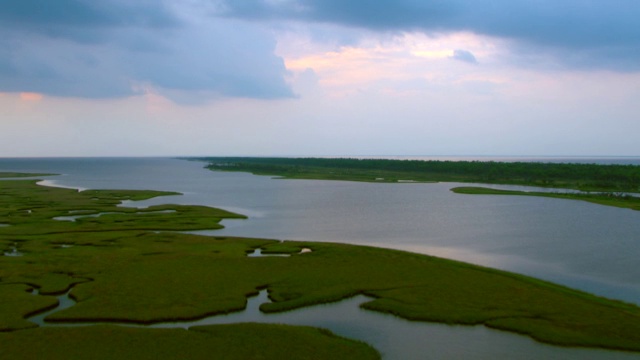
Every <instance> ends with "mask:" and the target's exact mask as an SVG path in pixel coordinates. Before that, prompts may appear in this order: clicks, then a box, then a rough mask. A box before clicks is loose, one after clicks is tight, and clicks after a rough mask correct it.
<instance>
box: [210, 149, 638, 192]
mask: <svg viewBox="0 0 640 360" xmlns="http://www.w3.org/2000/svg"><path fill="white" fill-rule="evenodd" d="M199 160H206V161H208V162H209V163H210V165H209V166H208V168H210V169H212V170H230V171H247V172H252V173H255V174H268V175H280V176H284V177H291V178H318V179H343V180H360V181H375V180H378V181H382V180H384V181H397V180H400V179H405V180H415V181H461V182H481V183H500V184H522V185H536V186H545V187H552V186H555V187H567V188H574V189H582V190H598V191H627V192H638V191H640V166H637V165H602V164H582V163H541V162H495V161H437V160H427V161H425V160H388V159H345V158H253V157H237V158H200V159H199Z"/></svg>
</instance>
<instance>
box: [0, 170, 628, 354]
mask: <svg viewBox="0 0 640 360" xmlns="http://www.w3.org/2000/svg"><path fill="white" fill-rule="evenodd" d="M633 161H637V160H633ZM585 162H588V161H587V160H585ZM202 167H203V164H202V163H198V162H189V161H182V160H173V159H0V169H1V170H3V171H32V172H56V173H61V174H63V176H58V177H49V178H48V181H49V183H50V184H56V185H61V186H66V187H72V188H83V189H85V188H91V189H98V188H110V189H153V190H169V191H179V192H182V193H184V194H185V195H183V196H171V197H163V198H157V199H152V200H148V201H144V202H138V203H133V204H130V205H135V206H149V205H155V204H162V203H178V204H201V205H208V206H217V207H222V208H225V209H227V210H231V211H236V212H239V213H242V214H245V215H247V216H249V219H248V220H227V221H225V222H224V225H225V226H226V227H227V228H226V229H223V230H217V231H215V232H212V234H216V235H221V236H228V235H236V236H254V237H266V238H275V239H298V240H309V241H335V242H345V243H353V244H366V245H374V246H382V247H390V248H396V249H403V250H410V251H415V252H421V253H427V254H433V255H438V256H443V257H448V258H453V259H458V260H463V261H468V262H472V263H476V264H480V265H487V266H492V267H496V268H501V269H505V270H510V271H515V272H519V273H524V274H528V275H532V276H536V277H540V278H543V279H547V280H551V281H555V282H558V283H562V284H565V285H569V286H572V287H576V288H580V289H583V290H587V291H590V292H594V293H597V294H600V295H604V296H608V297H614V298H619V299H624V300H626V301H632V302H636V303H640V267H638V266H636V264H637V259H638V258H640V239H639V238H640V212H636V211H631V210H626V209H618V208H611V207H605V206H599V205H594V204H589V203H585V202H579V201H567V200H559V199H547V198H535V197H517V196H471V195H460V194H454V193H452V192H451V191H449V189H450V188H452V187H454V186H457V185H458V184H450V183H442V184H380V183H353V182H341V181H312V180H305V181H299V180H298V181H296V180H273V179H270V178H269V177H264V176H253V175H250V174H244V173H224V172H211V171H208V170H205V169H203V168H202ZM502 188H510V187H506V186H505V187H502ZM347 303H348V302H347ZM341 304H342V303H339V304H337V305H331V306H342V305H341ZM348 307H349V309H350V310H345V311H347V312H346V313H345V314H344V315H342V316H341V318H342V320H343V322H344V321H346V320H345V319H348V322H349V323H351V322H353V323H354V325H353V326H354V327H361V328H362V329H365V330H364V331H361V332H360V333H359V334H356V335H353V334H351V333H349V332H348V331H346V332H341V331H342V330H340V326H337V327H336V328H337V329H338V330H336V328H332V327H329V326H326V327H329V328H331V329H332V330H334V331H336V332H337V333H340V334H342V335H345V336H350V337H354V338H359V339H362V340H365V341H367V342H370V343H371V344H373V345H374V346H376V348H378V349H381V350H382V351H383V352H384V353H385V354H389V356H388V358H398V359H401V358H410V356H416V354H433V357H434V358H444V359H447V358H461V357H464V358H478V359H485V358H486V359H488V358H571V357H569V356H574V355H567V354H568V352H576V354H579V355H575V356H576V357H575V358H576V359H577V358H603V359H605V358H606V359H608V358H612V356H614V354H615V356H623V357H626V356H635V355H631V354H626V353H614V352H601V351H595V350H581V349H578V350H576V349H564V348H558V347H552V346H546V345H542V344H538V343H535V342H533V341H531V340H529V339H527V338H525V337H522V336H518V335H513V334H508V333H504V332H497V331H493V330H489V329H486V328H484V327H462V326H456V327H450V326H446V325H434V324H420V323H413V322H405V321H402V320H399V319H397V318H393V317H389V316H385V315H380V314H375V313H372V312H368V311H363V310H359V309H358V308H357V306H355V305H353V306H351V305H349V306H348ZM315 309H317V308H316V307H314V308H312V309H309V310H306V309H305V310H300V311H298V312H292V313H286V314H280V315H278V316H283V317H285V318H286V317H287V316H291V317H293V318H304V316H306V315H302V314H303V313H304V314H307V313H308V314H312V313H313V312H314V311H318V310H315ZM331 309H332V310H331V311H338V310H334V309H333V308H332V307H331ZM363 313H366V314H367V315H362V316H365V317H366V318H367V319H368V320H362V321H364V322H362V323H360V324H361V325H357V322H359V321H361V320H358V319H360V316H361V315H360V314H363ZM325 315H326V314H325ZM265 316H266V315H265ZM309 316H311V315H309ZM253 318H255V319H257V317H255V316H254V317H253ZM253 318H252V319H253ZM311 318H313V316H311ZM322 319H325V318H324V317H319V319H317V321H318V322H314V323H307V325H314V326H325V325H323V324H324V322H323V321H322ZM371 319H375V320H371ZM252 321H253V320H252ZM256 321H257V320H256ZM295 321H296V320H287V322H290V323H296V322H295ZM390 322H393V323H394V324H398V323H405V325H402V326H406V327H401V326H399V325H391V324H390ZM394 326H395V327H394ZM387 327H391V329H392V330H391V331H385V330H384V329H386V328H387ZM417 327H419V329H418V328H417ZM434 329H440V330H434ZM440 331H442V332H440ZM396 333H398V334H404V335H401V336H395V335H394V334H396ZM417 333H420V334H422V333H425V334H430V335H428V337H429V338H430V339H431V340H432V341H426V340H425V339H424V338H420V336H421V335H419V334H417ZM376 334H378V335H376ZM438 334H440V335H438ZM413 337H418V338H419V339H416V340H415V343H413V344H414V345H407V344H405V343H403V341H409V339H411V338H413ZM474 344H476V345H477V346H475V345H474ZM482 344H485V345H482ZM523 344H527V345H523ZM413 346H416V348H414V347H413ZM396 347H400V348H405V349H408V350H406V351H405V353H403V355H402V356H399V355H395V354H396V353H394V352H393V351H394V350H392V349H394V348H396ZM466 348H468V349H470V350H469V353H465V355H460V354H458V353H456V352H457V351H458V349H466ZM385 349H386V350H385ZM434 349H438V350H434ZM523 349H524V350H523ZM460 351H462V350H460ZM472 353H473V354H475V355H477V356H470V354H472ZM417 357H418V358H425V357H424V356H420V355H417ZM635 357H636V358H637V356H635Z"/></svg>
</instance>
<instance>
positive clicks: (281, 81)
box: [0, 0, 640, 157]
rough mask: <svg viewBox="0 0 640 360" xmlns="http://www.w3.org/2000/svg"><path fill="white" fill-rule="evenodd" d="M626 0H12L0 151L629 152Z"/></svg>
mask: <svg viewBox="0 0 640 360" xmlns="http://www.w3.org/2000/svg"><path fill="white" fill-rule="evenodd" d="M639 18H640V2H638V1H636V0H607V1H603V0H563V1H556V0H474V1H468V0H446V1H445V0H377V1H365V0H235V1H232V0H173V1H163V0H136V1H127V0H101V1H95V0H56V1H48V0H5V1H3V5H2V6H1V7H0V157H41V156H202V155H222V156H237V155H242V156H247V155H248V156H358V155H371V156H375V155H379V156H382V155H423V156H429V155H432V156H437V155H461V156H463V155H486V156H491V155H495V156H507V155H508V156H640V145H639V144H640V141H639V140H638V135H639V134H640V26H638V23H637V21H638V20H637V19H639Z"/></svg>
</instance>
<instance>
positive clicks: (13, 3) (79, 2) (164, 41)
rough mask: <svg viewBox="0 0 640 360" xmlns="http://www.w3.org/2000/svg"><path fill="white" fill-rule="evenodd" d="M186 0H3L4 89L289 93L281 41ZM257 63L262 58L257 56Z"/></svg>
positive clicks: (98, 93)
mask: <svg viewBox="0 0 640 360" xmlns="http://www.w3.org/2000/svg"><path fill="white" fill-rule="evenodd" d="M183 5H184V4H182V3H180V2H175V1H174V2H163V1H150V0H137V1H125V0H108V1H107V0H102V1H93V0H92V1H89V0H56V1H42V0H10V1H5V2H3V4H2V6H0V92H40V93H44V94H48V95H55V96H73V97H88V98H108V97H122V96H129V95H133V94H136V93H139V92H140V91H141V89H148V88H153V89H156V90H157V91H159V92H161V93H166V94H174V95H175V96H174V97H175V98H176V99H185V98H189V95H185V94H180V92H181V91H183V92H193V91H195V92H199V93H201V94H210V95H211V96H231V97H251V98H281V97H291V96H293V94H292V91H291V89H290V88H289V86H288V85H287V84H286V82H285V80H284V76H285V75H286V69H285V66H284V63H283V61H282V59H280V58H279V57H277V56H275V55H274V53H273V50H274V48H275V41H274V40H273V39H272V36H271V35H268V34H265V33H264V32H263V31H261V30H259V29H258V28H257V27H255V26H252V25H251V24H247V23H241V22H238V21H234V20H230V19H216V18H212V19H207V21H201V22H192V21H191V19H190V18H189V16H184V14H181V13H180V10H184V8H182V9H181V8H180V6H183ZM256 64H259V65H256Z"/></svg>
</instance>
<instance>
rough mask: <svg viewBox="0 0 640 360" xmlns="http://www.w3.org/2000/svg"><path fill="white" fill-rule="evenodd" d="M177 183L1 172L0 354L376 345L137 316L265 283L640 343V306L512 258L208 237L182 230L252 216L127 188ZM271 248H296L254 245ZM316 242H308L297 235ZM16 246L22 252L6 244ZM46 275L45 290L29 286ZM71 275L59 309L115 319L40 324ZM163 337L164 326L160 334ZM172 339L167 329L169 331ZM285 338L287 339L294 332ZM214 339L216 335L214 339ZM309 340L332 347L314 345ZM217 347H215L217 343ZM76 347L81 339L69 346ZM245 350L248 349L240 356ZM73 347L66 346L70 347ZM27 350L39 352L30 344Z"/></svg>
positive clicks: (175, 310)
mask: <svg viewBox="0 0 640 360" xmlns="http://www.w3.org/2000/svg"><path fill="white" fill-rule="evenodd" d="M167 195H175V193H166V192H156V191H124V190H115V191H104V190H88V191H82V192H78V191H76V190H69V189H61V188H51V187H44V186H38V185H36V183H35V181H30V180H12V181H0V224H3V225H4V226H3V227H0V247H1V248H3V251H4V254H5V256H0V303H2V305H3V306H1V307H0V347H1V348H2V351H3V354H5V355H7V354H11V355H7V356H13V357H17V356H18V355H17V354H32V355H33V357H36V356H39V357H47V358H56V356H57V357H60V358H63V357H64V358H68V357H73V356H66V355H67V354H66V353H64V354H61V353H60V352H64V351H67V352H68V351H71V352H73V354H72V355H74V356H76V357H86V355H87V354H91V357H94V356H93V355H95V354H94V352H95V351H97V352H101V349H105V348H106V347H108V348H110V349H113V348H117V349H119V350H118V351H122V352H123V354H122V356H126V357H130V358H144V356H147V357H154V356H153V355H154V354H153V353H152V354H144V356H141V354H140V353H139V352H140V349H141V348H147V347H146V346H138V345H135V346H132V345H131V344H146V343H148V342H150V341H153V342H154V344H156V345H157V344H160V345H159V346H157V347H155V345H154V347H153V349H154V350H153V351H158V352H162V354H163V356H170V355H169V354H174V353H175V354H180V355H181V356H186V355H185V353H184V349H185V348H188V349H189V351H190V352H189V353H188V356H189V357H191V358H200V357H204V355H207V356H213V357H217V358H225V357H224V356H222V355H224V354H221V355H220V357H218V356H216V355H215V354H219V353H220V349H219V348H220V346H219V344H220V343H225V350H224V353H225V354H227V355H228V358H246V357H251V356H250V355H247V354H256V353H259V354H260V356H262V357H263V358H265V359H271V358H272V359H279V358H283V352H284V353H285V354H287V356H286V357H289V358H300V359H304V358H344V357H345V354H348V356H346V357H347V358H353V359H361V358H362V359H368V358H378V357H379V355H378V354H377V352H376V351H375V350H373V349H372V348H371V347H369V346H367V345H366V344H363V343H360V342H354V341H350V340H347V339H343V338H339V337H337V336H335V335H333V334H331V333H329V332H327V331H324V330H317V329H312V328H307V327H293V326H275V325H257V324H237V325H227V326H223V325H215V326H207V327H196V328H191V329H189V330H176V329H130V328H126V327H121V326H116V325H115V324H117V323H136V324H150V323H158V322H165V321H178V320H187V319H199V318H203V317H206V316H209V315H212V314H219V313H227V312H231V311H235V310H240V309H243V308H244V307H245V306H246V298H247V296H248V295H250V294H255V293H256V292H257V291H258V290H259V289H267V290H268V293H269V298H270V299H271V300H272V302H270V303H265V304H262V305H261V310H262V311H265V312H278V311H286V310H290V309H296V308H300V307H304V306H309V305H313V304H319V303H327V302H332V301H336V300H340V299H343V298H346V297H350V296H353V295H356V294H365V295H369V296H371V297H373V298H374V300H372V301H370V302H367V303H365V304H363V305H362V306H363V307H364V308H367V309H370V310H373V311H380V312H385V313H391V314H395V315H397V316H400V317H403V318H407V319H412V320H417V321H431V322H443V323H450V324H468V325H485V326H489V327H492V328H497V329H502V330H507V331H512V332H516V333H521V334H525V335H528V336H531V337H532V338H534V339H537V340H539V341H543V342H547V343H552V344H560V345H565V346H588V347H598V348H608V349H621V350H629V351H640V308H638V307H637V306H634V305H630V304H626V303H623V302H619V301H615V300H609V299H604V298H601V297H596V296H593V295H590V294H587V293H584V292H580V291H576V290H572V289H569V288H566V287H563V286H559V285H555V284H551V283H548V282H544V281H540V280H536V279H533V278H530V277H526V276H521V275H517V274H513V273H509V272H504V271H498V270H494V269H489V268H485V267H480V266H475V265H470V264H466V263H462V262H457V261H452V260H445V259H441V258H436V257H431V256H427V255H420V254H413V253H408V252H403V251H396V250H387V249H379V248H372V247H366V246H354V245H345V244H331V243H309V242H296V241H289V242H279V241H275V240H266V239H251V238H233V237H207V236H197V235H190V234H185V233H180V232H177V231H185V230H197V229H215V228H219V227H220V225H219V221H220V220H221V219H223V218H242V217H243V216H241V215H238V214H234V213H230V212H227V211H224V210H219V209H213V208H208V207H202V206H184V205H161V206H155V207H149V208H144V209H135V208H125V207H120V206H118V204H119V203H120V201H122V200H127V199H146V198H150V197H154V196H167ZM257 248H261V249H263V252H265V253H268V252H271V253H284V254H289V255H290V256H288V257H257V258H252V257H247V256H246V254H247V253H249V252H252V251H253V250H255V249H257ZM305 248H308V249H311V250H312V251H311V252H301V249H305ZM16 254H20V255H21V256H10V255H16ZM34 289H37V290H38V293H39V295H33V294H32V293H31V292H32V291H33V290H34ZM70 289H71V292H70V294H71V296H72V297H73V298H74V299H75V300H76V301H77V304H75V305H74V306H72V307H70V308H68V309H65V310H62V311H60V312H56V313H54V314H52V315H50V316H49V317H48V318H47V319H46V320H47V321H50V322H58V323H61V322H62V323H83V322H84V323H86V322H96V321H100V322H107V323H114V325H99V326H89V327H82V328H77V327H68V328H47V327H44V328H39V327H37V325H36V324H34V323H32V322H30V321H28V317H29V316H30V315H32V314H35V313H39V312H43V311H45V310H46V309H50V308H52V307H55V306H56V303H57V300H56V298H55V296H54V295H57V294H61V293H64V292H66V291H68V290H70ZM157 339H163V340H160V341H159V340H157ZM164 339H166V341H165V340H164ZM282 339H286V342H284V341H283V340H282ZM215 348H218V349H217V350H216V349H215ZM309 348H313V349H316V348H318V349H320V348H321V349H322V351H323V352H321V353H315V350H314V352H312V353H310V352H309V351H308V349H309ZM215 351H218V352H215ZM69 354H71V353H69ZM235 354H239V355H238V356H235V357H234V355H235ZM63 355H64V356H63ZM27 357H31V356H30V355H29V356H27Z"/></svg>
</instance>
